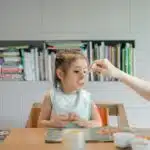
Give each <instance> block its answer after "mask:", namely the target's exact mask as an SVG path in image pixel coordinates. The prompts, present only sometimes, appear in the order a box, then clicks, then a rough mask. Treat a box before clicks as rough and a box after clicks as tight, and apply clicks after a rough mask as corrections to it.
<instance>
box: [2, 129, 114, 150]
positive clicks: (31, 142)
mask: <svg viewBox="0 0 150 150" xmlns="http://www.w3.org/2000/svg"><path fill="white" fill-rule="evenodd" d="M45 132H46V129H43V128H21V129H17V128H16V129H12V130H11V133H10V135H9V136H8V137H7V138H6V139H5V141H4V143H3V144H0V150H16V149H19V150H34V149H36V150H63V145H62V144H61V143H58V144H45V143H44V133H45ZM93 149H94V150H101V149H102V150H103V149H104V150H116V148H115V146H114V144H113V143H88V144H86V150H93Z"/></svg>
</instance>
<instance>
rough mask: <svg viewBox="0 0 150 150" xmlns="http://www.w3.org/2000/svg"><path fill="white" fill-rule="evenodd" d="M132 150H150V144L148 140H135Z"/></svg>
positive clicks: (132, 142)
mask: <svg viewBox="0 0 150 150" xmlns="http://www.w3.org/2000/svg"><path fill="white" fill-rule="evenodd" d="M131 147H132V150H150V143H149V141H148V140H146V139H142V138H134V139H133V140H132V141H131Z"/></svg>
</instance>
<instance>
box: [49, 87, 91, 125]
mask: <svg viewBox="0 0 150 150" xmlns="http://www.w3.org/2000/svg"><path fill="white" fill-rule="evenodd" d="M50 95H51V103H52V113H55V114H68V113H71V112H74V113H76V114H77V115H78V116H79V117H80V118H83V119H86V120H90V119H91V106H92V100H91V95H90V93H89V92H87V91H86V90H78V91H77V92H74V93H71V94H65V93H64V92H63V91H62V90H61V89H60V88H57V89H53V90H51V91H50ZM66 127H77V125H75V124H73V123H69V124H68V125H67V126H66Z"/></svg>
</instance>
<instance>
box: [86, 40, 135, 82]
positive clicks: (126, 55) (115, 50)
mask: <svg viewBox="0 0 150 150" xmlns="http://www.w3.org/2000/svg"><path fill="white" fill-rule="evenodd" d="M134 51H135V50H134V44H133V43H129V42H117V43H115V44H114V43H109V44H107V43H105V42H100V43H99V42H93V43H92V42H89V45H88V48H87V50H86V55H87V57H88V59H89V62H90V64H91V63H92V62H93V61H94V60H96V59H104V58H106V59H108V60H109V61H110V62H111V63H112V64H113V65H114V66H116V67H117V68H119V69H120V70H122V71H124V72H126V73H128V74H131V75H134ZM89 80H90V81H116V79H113V78H111V77H103V76H100V75H96V74H94V73H90V76H89Z"/></svg>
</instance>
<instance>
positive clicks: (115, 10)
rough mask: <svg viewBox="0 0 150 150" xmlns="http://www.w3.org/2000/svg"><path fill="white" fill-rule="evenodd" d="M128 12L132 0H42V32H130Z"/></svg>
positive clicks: (58, 33)
mask: <svg viewBox="0 0 150 150" xmlns="http://www.w3.org/2000/svg"><path fill="white" fill-rule="evenodd" d="M129 9H130V7H129V0H112V1H111V0H61V1H60V0H43V1H42V18H43V21H42V33H45V34H57V35H65V34H71V35H77V34H82V35H86V34H105V33H106V34H111V33H113V35H115V34H118V33H119V34H120V33H128V32H129V23H130V22H129V18H130V17H129V12H130V11H129Z"/></svg>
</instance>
